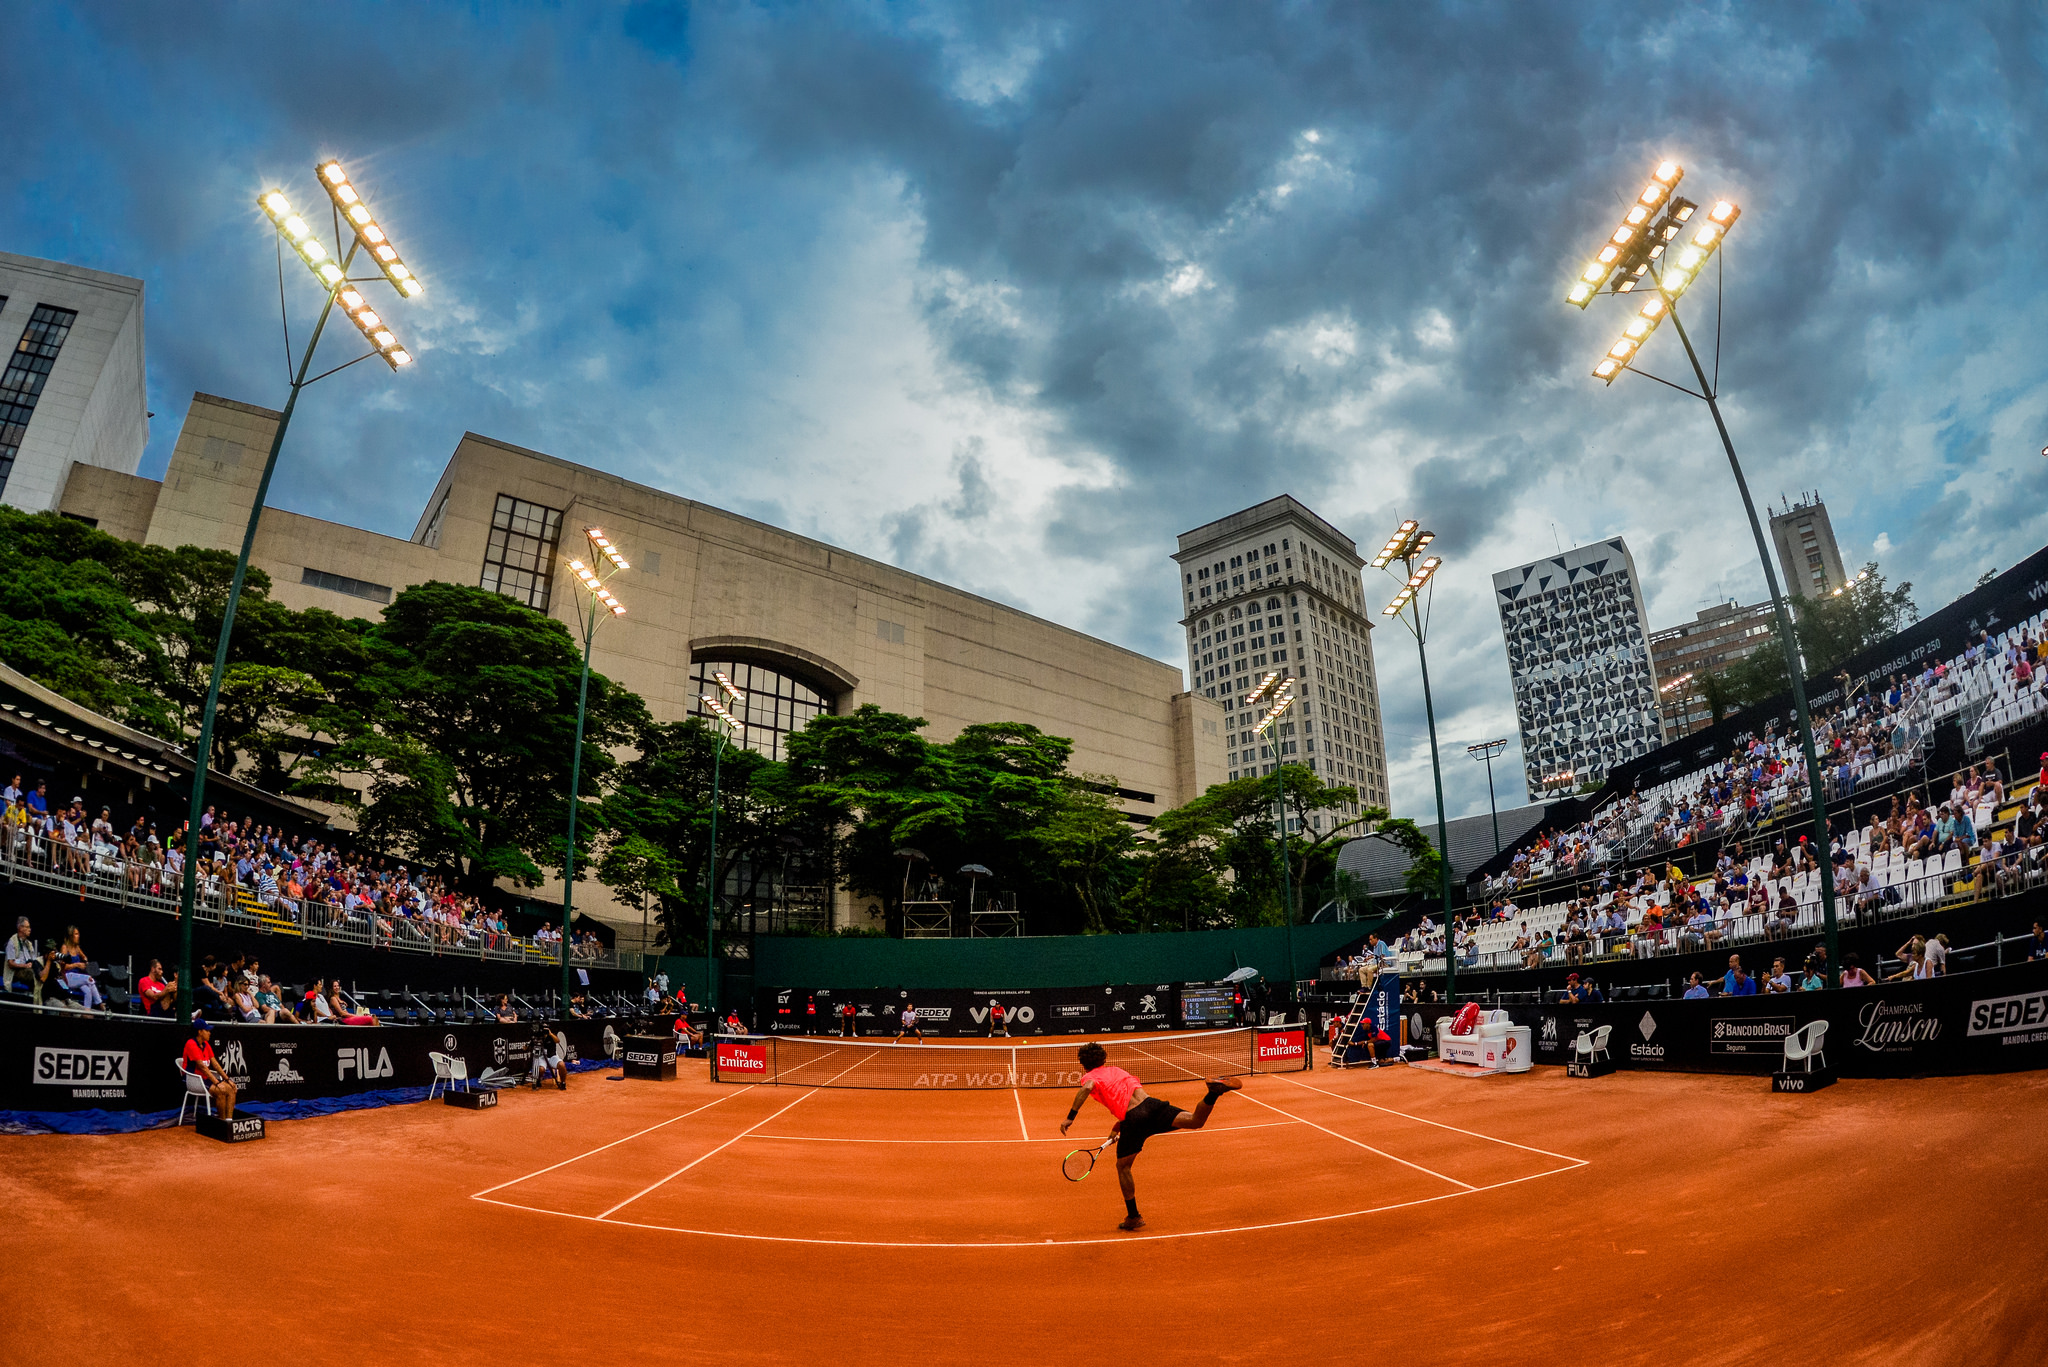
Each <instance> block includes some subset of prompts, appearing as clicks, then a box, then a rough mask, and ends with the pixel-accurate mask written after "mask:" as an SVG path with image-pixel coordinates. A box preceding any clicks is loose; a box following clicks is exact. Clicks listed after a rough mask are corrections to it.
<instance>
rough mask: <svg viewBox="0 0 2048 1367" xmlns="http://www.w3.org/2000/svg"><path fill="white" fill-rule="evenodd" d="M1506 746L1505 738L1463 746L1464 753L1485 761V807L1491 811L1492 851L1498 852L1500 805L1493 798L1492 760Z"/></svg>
mask: <svg viewBox="0 0 2048 1367" xmlns="http://www.w3.org/2000/svg"><path fill="white" fill-rule="evenodd" d="M1507 748H1508V743H1507V741H1506V740H1504V739H1503V740H1483V741H1480V742H1479V744H1477V745H1468V746H1466V747H1465V753H1466V754H1468V755H1470V756H1472V758H1474V759H1483V760H1485V761H1486V809H1487V810H1488V811H1490V812H1492V813H1493V852H1494V853H1495V854H1499V853H1500V806H1499V804H1498V803H1496V802H1495V801H1494V799H1493V761H1494V759H1495V758H1496V757H1497V756H1499V754H1500V752H1501V751H1503V750H1505V749H1507Z"/></svg>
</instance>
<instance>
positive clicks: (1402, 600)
mask: <svg viewBox="0 0 2048 1367" xmlns="http://www.w3.org/2000/svg"><path fill="white" fill-rule="evenodd" d="M1602 278H1603V279H1604V278H1605V276H1604V275H1603V277H1602ZM1434 540H1436V533H1435V532H1432V531H1428V530H1426V529H1425V528H1424V527H1423V525H1422V524H1421V523H1420V522H1418V521H1416V520H1415V519H1414V518H1412V517H1411V518H1409V519H1407V520H1406V521H1404V522H1403V523H1402V524H1401V525H1400V526H1398V527H1396V528H1395V529H1394V534H1393V535H1392V536H1390V537H1388V538H1387V544H1386V545H1385V546H1383V547H1381V548H1380V553H1379V554H1378V555H1377V556H1374V557H1373V560H1372V566H1373V568H1374V569H1377V570H1381V571H1384V572H1385V573H1386V574H1387V575H1388V576H1389V577H1398V578H1399V579H1400V580H1401V587H1400V589H1399V591H1397V592H1396V593H1395V594H1394V600H1393V601H1392V602H1390V603H1388V604H1387V605H1386V606H1385V607H1383V608H1381V609H1380V615H1381V616H1382V617H1391V618H1393V619H1394V620H1395V621H1397V622H1399V623H1400V624H1401V625H1402V626H1404V627H1407V628H1408V630H1409V631H1410V632H1411V633H1412V634H1413V635H1414V637H1415V658H1416V659H1417V661H1418V662H1420V664H1421V666H1422V711H1423V715H1424V716H1425V717H1427V718H1428V720H1429V766H1430V770H1431V772H1432V773H1433V774H1434V775H1435V777H1436V847H1437V849H1438V850H1440V851H1448V850H1449V849H1450V844H1449V835H1448V834H1447V831H1448V827H1449V821H1448V819H1447V817H1446V816H1445V814H1444V770H1443V757H1442V755H1441V754H1440V752H1439V751H1438V749H1437V740H1436V703H1435V702H1434V700H1432V698H1431V697H1430V691H1429V648H1428V642H1429V617H1428V614H1426V613H1425V612H1424V611H1423V609H1422V605H1421V602H1420V600H1419V598H1418V597H1417V595H1418V594H1420V593H1421V592H1422V591H1423V590H1424V589H1425V588H1427V587H1428V586H1429V584H1430V582H1431V581H1432V580H1434V579H1435V578H1436V572H1437V570H1438V569H1439V568H1441V567H1442V565H1443V563H1444V561H1443V557H1442V556H1440V555H1432V556H1428V557H1426V558H1422V559H1420V560H1418V557H1420V556H1421V555H1422V552H1423V550H1424V549H1425V548H1426V547H1427V546H1428V545H1429V543H1430V542H1432V541H1434ZM1396 564H1398V565H1399V566H1400V571H1399V572H1397V571H1396V570H1395V569H1394V568H1393V567H1394V566H1395V565H1396ZM1411 607H1412V608H1413V609H1414V611H1413V612H1410V611H1409V610H1408V609H1409V608H1411ZM1487 772H1488V774H1489V775H1490V774H1491V773H1492V769H1491V767H1489V768H1488V770H1487ZM1439 862H1440V863H1441V865H1442V869H1441V872H1442V874H1443V878H1442V884H1443V888H1442V891H1443V904H1444V906H1443V912H1444V924H1445V925H1449V924H1450V923H1451V861H1450V857H1449V855H1448V854H1446V855H1445V856H1444V858H1443V859H1442V860H1441V861H1439ZM1457 975H1458V956H1457V955H1456V954H1454V953H1451V952H1449V947H1448V946H1446V952H1445V954H1444V997H1445V999H1446V1000H1449V999H1450V998H1451V994H1452V992H1453V991H1454V990H1455V989H1456V987H1457V983H1458V976H1457Z"/></svg>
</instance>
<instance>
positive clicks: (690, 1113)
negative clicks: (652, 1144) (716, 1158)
mask: <svg viewBox="0 0 2048 1367" xmlns="http://www.w3.org/2000/svg"><path fill="white" fill-rule="evenodd" d="M745 1095H746V1093H745V1092H728V1093H726V1094H725V1095H724V1096H722V1097H720V1098H718V1100H717V1101H707V1102H705V1103H704V1104H703V1105H702V1106H699V1107H697V1108H696V1109H695V1110H689V1111H684V1112H683V1113H682V1114H681V1115H672V1116H670V1117H669V1118H668V1119H666V1120H664V1121H662V1122H661V1123H660V1124H657V1125H649V1126H648V1127H647V1128H646V1129H644V1130H635V1131H633V1133H631V1134H629V1135H627V1136H625V1138H624V1139H614V1140H613V1141H612V1142H611V1143H609V1144H599V1145H598V1146H597V1147H596V1148H594V1149H591V1150H589V1151H587V1152H584V1153H579V1154H577V1155H576V1156H575V1157H574V1158H564V1159H563V1160H562V1161H561V1162H559V1163H550V1164H548V1165H547V1166H546V1167H544V1168H536V1169H535V1170H534V1171H532V1172H529V1173H528V1174H526V1176H525V1177H515V1178H513V1179H512V1180H511V1181H509V1182H500V1183H498V1185H497V1186H495V1187H485V1188H484V1189H483V1190H482V1191H479V1192H477V1193H475V1194H474V1195H472V1196H471V1197H470V1199H471V1200H472V1201H481V1200H482V1199H483V1198H484V1197H486V1196H489V1195H490V1194H491V1193H492V1192H494V1191H503V1190H504V1189H505V1188H507V1187H516V1186H518V1185H519V1184H520V1183H521V1182H524V1181H527V1180H528V1179H530V1178H534V1177H539V1176H541V1175H542V1174H543V1173H550V1172H553V1171H554V1170H555V1169H556V1168H566V1167H568V1166H569V1165H570V1164H571V1163H580V1162H582V1161H583V1160H584V1159H586V1158H588V1157H590V1156H591V1155H592V1154H599V1153H603V1152H604V1151H605V1150H606V1149H615V1148H617V1147H618V1146H619V1145H621V1144H623V1143H625V1142H626V1140H627V1139H638V1138H639V1137H640V1136H641V1135H643V1134H653V1133H654V1132H655V1131H656V1130H658V1129H661V1128H662V1127H663V1126H666V1125H673V1124H675V1123H676V1122H677V1121H678V1120H688V1119H689V1118H690V1117H691V1116H693V1115H695V1114H697V1112H698V1111H708V1110H710V1109H711V1108H712V1107H713V1106H717V1105H721V1104H723V1103H725V1102H727V1101H730V1100H732V1099H733V1098H734V1097H736V1096H745ZM497 1204H500V1205H503V1204H504V1203H503V1202H498V1203H497ZM522 1209H524V1207H522Z"/></svg>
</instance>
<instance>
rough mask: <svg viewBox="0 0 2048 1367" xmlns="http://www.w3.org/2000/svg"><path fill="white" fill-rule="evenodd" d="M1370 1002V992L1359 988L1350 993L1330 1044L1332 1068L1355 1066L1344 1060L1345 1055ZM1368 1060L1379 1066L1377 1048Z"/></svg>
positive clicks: (1356, 1034)
mask: <svg viewBox="0 0 2048 1367" xmlns="http://www.w3.org/2000/svg"><path fill="white" fill-rule="evenodd" d="M1371 1004H1372V994H1371V993H1370V992H1367V991H1365V990H1364V989H1362V988H1361V989H1359V990H1357V991H1355V992H1353V993H1352V994H1351V1000H1350V1001H1349V1002H1348V1003H1346V1006H1345V1011H1344V1020H1343V1021H1342V1023H1340V1024H1339V1025H1338V1026H1337V1038H1336V1039H1335V1040H1334V1041H1332V1042H1331V1044H1330V1066H1331V1067H1332V1068H1351V1067H1355V1066H1357V1065H1355V1064H1352V1063H1349V1062H1346V1056H1347V1055H1348V1054H1350V1052H1351V1046H1352V1045H1353V1044H1354V1043H1356V1042H1357V1040H1358V1027H1359V1025H1360V1024H1361V1023H1363V1022H1364V1020H1365V1015H1366V1009H1367V1007H1369V1006H1370V1005H1371ZM1368 1061H1369V1062H1370V1063H1371V1065H1372V1066H1373V1067H1375V1068H1377V1067H1379V1066H1380V1060H1379V1050H1377V1049H1375V1050H1372V1051H1371V1058H1370V1059H1369V1060H1368Z"/></svg>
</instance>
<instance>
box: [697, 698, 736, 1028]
mask: <svg viewBox="0 0 2048 1367" xmlns="http://www.w3.org/2000/svg"><path fill="white" fill-rule="evenodd" d="M712 677H713V678H715V679H717V680H718V687H719V690H720V691H721V692H723V693H724V694H725V695H726V697H728V698H731V699H732V700H733V701H734V702H736V703H744V702H745V701H746V699H745V698H743V697H742V696H740V691H739V690H738V689H737V688H734V687H733V686H732V680H731V679H730V678H727V677H726V673H725V671H724V670H722V669H721V670H716V671H714V672H713V674H712ZM702 696H703V699H704V705H705V706H706V707H708V708H710V709H711V711H712V715H714V716H716V717H717V718H718V719H719V720H720V721H721V722H723V723H725V729H724V730H723V731H721V732H719V733H718V744H717V746H716V747H715V748H714V749H713V750H712V751H711V856H710V858H709V859H708V860H706V861H705V868H704V979H705V987H704V991H705V1000H707V1001H708V1002H710V1003H711V1017H712V1019H713V1020H714V1021H715V1020H716V1019H717V1018H718V959H717V956H716V952H715V950H714V949H713V945H714V944H715V943H716V942H717V939H718V769H719V765H720V763H721V761H723V760H724V758H725V747H726V746H727V745H728V744H730V743H735V742H737V741H738V740H739V739H740V737H742V736H744V735H745V734H746V732H745V731H744V730H742V729H741V727H740V723H739V719H738V718H737V717H735V716H733V714H732V712H731V711H730V710H729V709H728V708H727V707H726V705H725V704H724V703H723V702H722V701H720V700H719V699H718V697H717V696H716V695H714V694H710V693H706V694H703V695H702Z"/></svg>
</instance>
